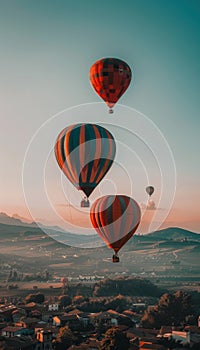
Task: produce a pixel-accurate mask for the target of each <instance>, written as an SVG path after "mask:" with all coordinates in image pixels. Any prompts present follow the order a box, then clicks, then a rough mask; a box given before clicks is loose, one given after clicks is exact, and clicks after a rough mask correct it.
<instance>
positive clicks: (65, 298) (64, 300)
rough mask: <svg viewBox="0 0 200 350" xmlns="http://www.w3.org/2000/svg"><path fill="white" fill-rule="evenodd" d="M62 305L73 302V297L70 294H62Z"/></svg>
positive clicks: (60, 298) (60, 299)
mask: <svg viewBox="0 0 200 350" xmlns="http://www.w3.org/2000/svg"><path fill="white" fill-rule="evenodd" d="M58 300H59V302H60V307H66V306H68V305H70V304H71V303H72V299H71V297H70V296H69V295H60V296H59V298H58Z"/></svg>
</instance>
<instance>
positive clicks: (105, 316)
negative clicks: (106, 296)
mask: <svg viewBox="0 0 200 350" xmlns="http://www.w3.org/2000/svg"><path fill="white" fill-rule="evenodd" d="M118 318H119V314H118V312H116V311H114V310H108V311H104V312H98V313H95V314H91V316H90V320H91V323H92V324H93V325H94V326H95V327H98V326H99V325H100V324H103V325H104V326H106V327H113V326H117V325H118Z"/></svg>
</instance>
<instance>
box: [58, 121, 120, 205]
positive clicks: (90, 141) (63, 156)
mask: <svg viewBox="0 0 200 350" xmlns="http://www.w3.org/2000/svg"><path fill="white" fill-rule="evenodd" d="M115 153H116V144H115V140H114V138H113V136H112V134H111V133H110V132H109V131H108V130H107V129H105V128H103V127H102V126H100V125H96V124H75V125H70V126H68V127H66V128H65V129H63V130H62V131H61V133H60V134H59V135H58V137H57V140H56V144H55V156H56V159H57V162H58V165H59V166H60V168H61V169H62V171H63V173H64V174H65V175H66V177H67V178H68V180H69V181H70V182H71V183H72V184H73V185H74V186H75V187H76V188H77V189H78V190H82V191H83V192H84V193H85V195H86V197H87V198H88V197H89V196H90V194H91V193H92V192H93V191H94V189H95V187H96V186H97V185H98V184H99V183H100V181H101V180H102V179H103V177H104V176H105V175H106V173H107V172H108V170H109V169H110V167H111V165H112V163H113V160H114V157H115ZM85 202H86V205H85V206H89V205H88V200H86V201H85ZM81 206H83V205H82V203H81Z"/></svg>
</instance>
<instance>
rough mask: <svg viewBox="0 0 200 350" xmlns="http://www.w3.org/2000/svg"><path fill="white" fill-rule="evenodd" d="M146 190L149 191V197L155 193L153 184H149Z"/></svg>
mask: <svg viewBox="0 0 200 350" xmlns="http://www.w3.org/2000/svg"><path fill="white" fill-rule="evenodd" d="M146 192H147V193H148V195H149V197H151V195H152V194H153V193H154V187H153V186H147V187H146Z"/></svg>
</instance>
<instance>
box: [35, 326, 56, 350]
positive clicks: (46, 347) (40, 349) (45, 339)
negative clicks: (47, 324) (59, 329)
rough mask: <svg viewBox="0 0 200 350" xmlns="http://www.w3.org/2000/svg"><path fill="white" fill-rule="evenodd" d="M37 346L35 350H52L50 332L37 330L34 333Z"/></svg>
mask: <svg viewBox="0 0 200 350" xmlns="http://www.w3.org/2000/svg"><path fill="white" fill-rule="evenodd" d="M36 339H37V341H38V344H37V346H36V348H35V350H52V332H51V331H50V330H44V329H39V330H38V331H37V332H36Z"/></svg>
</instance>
